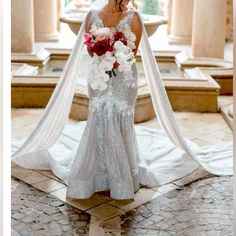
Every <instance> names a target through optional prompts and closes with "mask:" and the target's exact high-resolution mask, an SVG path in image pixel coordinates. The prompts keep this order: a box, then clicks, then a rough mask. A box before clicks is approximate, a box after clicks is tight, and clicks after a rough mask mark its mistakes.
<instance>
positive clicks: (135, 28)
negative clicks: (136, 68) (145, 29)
mask: <svg viewBox="0 0 236 236" xmlns="http://www.w3.org/2000/svg"><path fill="white" fill-rule="evenodd" d="M131 30H132V32H133V33H134V34H135V35H136V41H135V46H136V49H135V51H134V55H136V54H137V51H138V47H139V44H140V40H141V37H142V23H141V21H140V19H139V16H138V14H137V13H135V14H134V17H133V20H132V22H131Z"/></svg>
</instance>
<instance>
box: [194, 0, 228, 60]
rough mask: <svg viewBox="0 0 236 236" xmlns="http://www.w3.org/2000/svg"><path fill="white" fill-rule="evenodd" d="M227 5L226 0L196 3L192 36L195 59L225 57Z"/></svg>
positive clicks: (199, 1) (202, 0) (204, 0)
mask: <svg viewBox="0 0 236 236" xmlns="http://www.w3.org/2000/svg"><path fill="white" fill-rule="evenodd" d="M226 3H227V1H226V0H207V1H206V0H197V1H195V2H194V13H193V35H192V55H193V56H194V57H215V58H223V57H224V46H225V38H226Z"/></svg>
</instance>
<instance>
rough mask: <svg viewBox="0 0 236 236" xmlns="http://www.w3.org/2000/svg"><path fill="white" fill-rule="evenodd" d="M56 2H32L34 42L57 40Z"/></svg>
mask: <svg viewBox="0 0 236 236" xmlns="http://www.w3.org/2000/svg"><path fill="white" fill-rule="evenodd" d="M57 2H58V1H57V0H34V26H35V39H36V41H57V40H58V36H59V34H58V6H57V5H58V4H57Z"/></svg>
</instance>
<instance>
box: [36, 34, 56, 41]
mask: <svg viewBox="0 0 236 236" xmlns="http://www.w3.org/2000/svg"><path fill="white" fill-rule="evenodd" d="M58 40H59V33H58V32H56V33H41V34H37V33H36V34H35V41H36V42H57V41H58Z"/></svg>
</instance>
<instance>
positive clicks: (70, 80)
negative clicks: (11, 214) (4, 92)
mask: <svg viewBox="0 0 236 236" xmlns="http://www.w3.org/2000/svg"><path fill="white" fill-rule="evenodd" d="M107 2H108V0H97V1H95V3H94V4H92V9H101V8H102V7H104V6H105V5H106V4H107ZM137 14H138V16H139V17H140V20H141V22H142V27H143V33H142V38H141V44H140V49H141V57H142V62H143V66H144V70H145V76H146V80H147V83H148V86H149V89H150V92H151V97H152V102H153V106H154V110H155V113H156V116H157V118H158V120H159V122H160V124H161V126H162V128H163V130H164V131H165V133H166V135H167V136H168V137H169V139H170V140H171V141H172V142H173V143H174V144H175V145H176V146H177V147H178V148H179V149H181V150H183V151H184V152H185V153H186V155H185V157H184V158H185V159H184V160H189V161H191V162H192V163H193V165H194V168H195V169H196V168H198V167H199V165H200V166H202V167H203V168H204V169H206V170H207V171H209V172H211V173H213V174H216V175H232V174H233V151H232V148H233V145H232V143H229V144H228V145H225V146H224V147H223V148H222V147H221V148H220V147H212V148H208V149H201V148H197V149H194V150H192V149H191V148H190V147H189V145H188V142H186V139H185V138H184V137H183V135H182V133H181V131H180V130H179V128H178V125H177V123H176V121H175V118H174V115H173V111H172V108H171V105H170V102H169V100H168V97H167V93H166V90H165V87H164V85H163V82H162V80H161V75H160V71H159V68H158V65H157V63H156V60H155V57H154V55H153V52H152V49H151V47H150V44H149V41H148V36H147V33H146V31H145V27H144V24H143V21H142V18H141V15H140V13H139V12H138V11H137ZM87 16H88V14H87V15H86V17H85V20H84V21H83V23H82V26H81V28H80V30H79V33H78V36H77V39H76V42H75V45H74V47H73V49H72V51H71V54H70V56H69V59H68V61H67V63H66V65H65V68H64V70H63V72H62V74H61V76H60V79H59V80H58V83H57V85H56V88H55V90H54V92H53V94H52V96H51V98H50V101H49V103H48V104H47V106H46V108H45V110H44V112H43V115H42V117H41V118H40V120H39V122H38V124H37V125H36V127H35V128H34V130H33V131H32V133H31V134H30V136H29V137H28V138H27V139H26V140H25V141H24V143H23V144H22V145H21V146H20V147H19V148H18V149H17V150H16V151H15V152H14V153H13V154H12V161H14V162H15V163H17V164H18V165H20V166H23V167H24V168H30V169H40V170H49V169H51V166H50V163H51V161H52V160H51V155H50V153H49V151H48V150H49V148H51V147H52V146H53V145H54V144H55V143H56V141H57V140H58V138H59V136H60V135H61V133H62V132H63V129H64V128H65V124H66V122H67V120H68V118H69V112H70V108H71V104H72V100H73V97H74V93H75V89H76V82H77V81H78V80H79V79H80V78H78V76H79V72H80V71H81V69H82V63H83V60H82V58H83V50H84V45H83V35H84V33H85V22H86V20H87ZM170 162H171V160H170ZM186 174H187V172H186Z"/></svg>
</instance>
